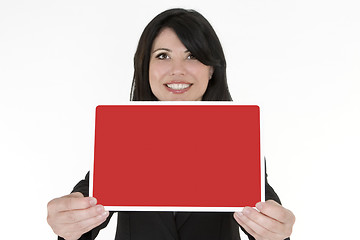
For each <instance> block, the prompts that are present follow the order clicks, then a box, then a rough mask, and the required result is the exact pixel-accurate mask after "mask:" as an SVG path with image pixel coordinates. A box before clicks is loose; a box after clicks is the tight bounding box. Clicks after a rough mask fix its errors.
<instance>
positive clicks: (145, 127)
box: [91, 105, 263, 211]
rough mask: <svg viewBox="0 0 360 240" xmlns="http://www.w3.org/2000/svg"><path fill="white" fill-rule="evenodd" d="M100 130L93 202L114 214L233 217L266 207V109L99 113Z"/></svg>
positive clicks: (137, 108)
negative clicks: (263, 113) (238, 212)
mask: <svg viewBox="0 0 360 240" xmlns="http://www.w3.org/2000/svg"><path fill="white" fill-rule="evenodd" d="M95 125H96V126H95V157H94V169H93V171H92V179H91V185H92V195H93V196H94V197H96V198H97V199H98V202H99V203H100V204H103V205H104V206H108V209H109V210H110V209H111V210H152V211H155V210H156V209H157V210H170V211H171V210H173V211H174V210H182V209H184V210H193V211H209V210H214V211H220V210H221V211H226V210H229V211H231V210H233V209H234V208H239V207H244V206H254V205H255V203H257V202H259V201H261V200H262V189H263V188H262V186H261V185H262V178H261V175H262V174H261V173H262V169H261V166H262V164H261V159H260V117H259V107H258V106H243V105H117V106H98V107H97V109H96V124H95ZM154 207H155V208H154Z"/></svg>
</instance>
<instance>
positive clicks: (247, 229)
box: [234, 212, 259, 239]
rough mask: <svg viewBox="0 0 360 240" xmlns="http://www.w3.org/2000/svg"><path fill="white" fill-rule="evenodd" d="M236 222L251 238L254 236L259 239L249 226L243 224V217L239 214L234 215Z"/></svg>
mask: <svg viewBox="0 0 360 240" xmlns="http://www.w3.org/2000/svg"><path fill="white" fill-rule="evenodd" d="M234 218H235V220H236V221H237V222H238V223H239V224H240V225H241V226H242V227H243V228H244V229H245V231H246V232H248V233H249V234H250V235H251V236H253V237H254V238H255V239H259V235H258V234H257V233H256V232H254V230H252V229H251V228H250V227H249V226H248V225H246V224H245V222H243V220H242V217H241V216H240V214H239V213H237V212H236V213H234Z"/></svg>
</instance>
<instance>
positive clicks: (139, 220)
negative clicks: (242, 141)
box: [58, 173, 280, 240]
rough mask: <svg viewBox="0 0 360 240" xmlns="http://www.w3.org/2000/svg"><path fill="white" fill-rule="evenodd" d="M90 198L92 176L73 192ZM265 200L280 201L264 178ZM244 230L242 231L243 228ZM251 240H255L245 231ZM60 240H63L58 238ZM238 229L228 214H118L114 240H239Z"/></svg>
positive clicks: (89, 236) (90, 236)
mask: <svg viewBox="0 0 360 240" xmlns="http://www.w3.org/2000/svg"><path fill="white" fill-rule="evenodd" d="M73 192H81V193H82V194H83V195H84V196H89V173H87V174H86V177H85V179H84V180H81V181H80V182H79V183H78V184H77V185H76V186H75V187H74V189H73ZM265 199H266V200H269V199H273V200H275V201H276V202H278V203H280V199H279V197H278V196H277V194H276V193H275V191H274V190H273V188H272V187H271V186H270V185H269V184H268V181H267V175H266V178H265ZM113 214H114V212H110V215H109V217H108V218H107V220H106V221H105V222H104V223H103V224H101V225H100V226H98V227H96V228H94V229H93V230H91V231H90V232H88V233H85V234H84V235H82V236H81V238H80V240H90V239H91V240H92V239H95V238H96V236H97V235H98V234H99V231H100V230H101V229H103V228H105V227H106V226H107V224H108V223H109V221H110V218H111V216H112V215H113ZM241 228H242V227H241ZM242 230H243V231H244V232H245V233H246V234H247V236H248V238H249V239H250V240H254V238H253V237H252V236H251V235H250V234H248V233H247V232H246V231H245V230H244V229H243V228H242ZM58 239H59V240H63V238H61V237H58ZM239 239H240V235H239V225H238V224H237V222H236V221H235V219H234V218H233V213H229V212H225V213H222V212H177V213H176V215H175V216H174V213H173V212H118V222H117V229H116V236H115V240H239Z"/></svg>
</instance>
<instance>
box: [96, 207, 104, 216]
mask: <svg viewBox="0 0 360 240" xmlns="http://www.w3.org/2000/svg"><path fill="white" fill-rule="evenodd" d="M96 211H97V212H98V213H101V214H102V213H104V211H105V209H104V207H103V206H101V205H99V206H96Z"/></svg>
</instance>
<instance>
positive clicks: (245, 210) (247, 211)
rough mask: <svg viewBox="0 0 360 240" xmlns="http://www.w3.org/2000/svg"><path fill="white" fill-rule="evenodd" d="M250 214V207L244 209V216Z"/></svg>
mask: <svg viewBox="0 0 360 240" xmlns="http://www.w3.org/2000/svg"><path fill="white" fill-rule="evenodd" d="M247 213H249V208H248V207H244V209H243V210H242V214H245V215H246V214H247Z"/></svg>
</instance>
